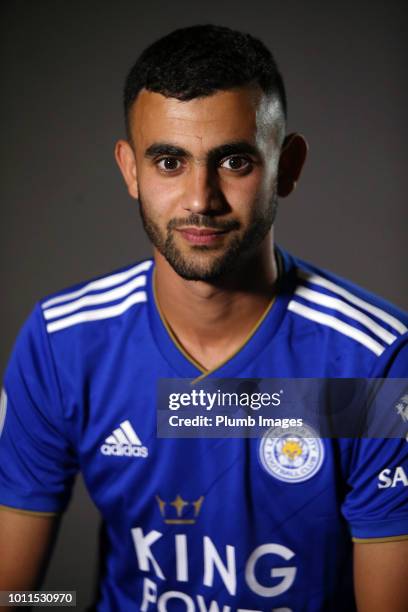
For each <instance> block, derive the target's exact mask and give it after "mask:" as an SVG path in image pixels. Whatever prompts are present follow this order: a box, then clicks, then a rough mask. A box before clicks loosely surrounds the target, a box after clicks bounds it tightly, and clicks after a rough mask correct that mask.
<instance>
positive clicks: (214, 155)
mask: <svg viewBox="0 0 408 612" xmlns="http://www.w3.org/2000/svg"><path fill="white" fill-rule="evenodd" d="M144 155H145V157H147V158H149V159H153V158H154V157H160V156H161V155H169V156H174V157H187V158H190V159H191V158H192V157H193V156H192V155H191V153H190V152H189V151H187V150H186V149H183V147H178V146H176V145H173V144H170V143H167V142H155V143H153V144H152V145H150V147H148V148H147V149H146V151H145V154H144ZM231 155H252V156H253V157H256V158H258V159H260V158H261V154H260V152H259V149H257V147H255V146H254V145H253V144H251V143H249V142H247V141H246V140H239V141H232V142H226V143H225V144H222V145H219V146H218V147H214V148H213V149H210V151H208V153H207V161H210V162H217V161H219V160H220V159H223V158H224V157H229V156H231Z"/></svg>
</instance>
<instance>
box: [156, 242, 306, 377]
mask: <svg viewBox="0 0 408 612" xmlns="http://www.w3.org/2000/svg"><path fill="white" fill-rule="evenodd" d="M276 250H277V251H278V254H279V255H280V257H281V262H282V271H281V278H280V281H279V289H278V294H277V296H276V298H275V300H274V302H273V304H272V305H271V306H270V307H269V308H268V309H267V310H266V311H265V312H264V313H263V315H262V316H261V318H260V319H259V320H258V323H257V325H256V326H255V327H254V328H253V329H252V331H251V333H250V334H249V336H248V338H247V339H246V341H245V342H244V343H243V345H242V346H241V348H240V349H239V350H238V351H236V352H235V353H234V354H233V355H231V356H230V357H229V358H228V359H227V360H226V361H225V362H223V363H221V364H220V365H219V366H217V367H216V368H214V369H213V370H210V371H204V370H203V369H201V367H200V366H199V364H197V363H195V362H194V360H193V359H192V358H191V357H190V356H189V355H188V354H187V353H186V352H185V351H184V349H183V347H181V346H180V345H179V343H178V342H177V340H176V339H175V338H174V336H173V334H172V332H171V330H170V329H169V327H168V325H167V323H166V322H165V320H164V317H163V316H162V315H161V313H160V310H159V307H158V303H157V300H156V298H155V295H154V286H153V278H154V268H155V266H154V265H153V266H152V267H151V268H150V270H149V272H148V279H147V291H148V306H149V321H150V327H151V331H152V335H153V337H154V340H155V342H156V345H157V347H158V349H159V351H160V353H161V355H162V356H163V358H164V359H165V360H166V361H167V362H168V363H169V365H170V367H171V368H172V370H173V371H174V373H175V375H176V376H178V377H180V378H193V379H197V378H200V379H202V378H207V377H210V378H233V377H238V378H239V377H245V370H246V369H247V368H248V367H249V366H250V365H251V364H252V363H253V362H254V360H255V359H256V358H258V357H259V356H260V354H261V353H262V351H263V349H264V348H266V346H268V345H269V344H270V342H271V341H272V339H273V337H274V336H275V334H276V333H277V331H278V329H279V327H280V325H281V323H282V321H283V318H284V315H285V313H286V309H287V305H288V302H289V300H290V299H291V297H292V294H293V291H294V287H295V284H296V270H295V265H294V261H293V259H292V257H291V256H290V255H289V254H288V253H286V252H285V251H283V249H281V248H278V247H276Z"/></svg>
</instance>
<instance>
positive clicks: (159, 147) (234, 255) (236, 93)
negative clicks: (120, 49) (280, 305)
mask: <svg viewBox="0 0 408 612" xmlns="http://www.w3.org/2000/svg"><path fill="white" fill-rule="evenodd" d="M279 117H280V115H279V107H278V104H277V102H276V100H275V101H274V100H267V99H266V97H265V96H264V95H263V94H262V93H261V92H260V91H259V90H257V89H254V88H248V87H245V88H244V87H243V88H238V89H235V90H229V91H223V92H217V93H215V94H213V95H211V96H208V97H204V98H197V99H193V100H191V101H187V102H183V101H179V100H177V99H175V98H166V97H164V96H162V95H161V94H157V93H153V92H148V91H142V92H141V93H140V94H139V96H138V98H137V100H136V102H135V104H134V106H133V107H132V109H131V117H130V119H131V133H132V141H133V146H134V153H135V163H136V176H137V191H138V197H139V201H140V207H141V215H142V219H143V223H144V227H145V229H146V232H147V234H148V236H149V238H150V240H151V241H152V243H153V244H154V246H155V247H156V248H157V249H158V251H159V252H160V253H161V254H162V255H163V256H164V257H165V258H166V259H167V261H168V262H169V263H170V265H171V266H172V267H173V269H174V270H175V271H176V272H177V273H178V274H179V275H180V276H182V277H183V278H185V279H188V280H202V281H214V280H217V279H219V278H220V277H223V276H225V275H226V274H228V273H231V272H232V271H233V270H237V269H238V268H239V266H240V263H242V262H243V260H244V259H245V258H248V257H251V256H253V255H254V254H256V252H257V250H260V249H262V245H264V244H265V241H267V240H270V236H269V232H270V229H271V226H272V224H273V221H274V216H275V212H276V205H277V191H276V185H277V168H278V160H279V150H280V142H281V135H280V134H279V130H278V127H277V126H278V124H279Z"/></svg>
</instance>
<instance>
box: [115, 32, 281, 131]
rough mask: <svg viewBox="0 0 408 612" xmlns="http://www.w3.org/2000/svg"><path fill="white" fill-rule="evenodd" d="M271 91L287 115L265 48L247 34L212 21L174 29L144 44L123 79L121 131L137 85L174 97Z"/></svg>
mask: <svg viewBox="0 0 408 612" xmlns="http://www.w3.org/2000/svg"><path fill="white" fill-rule="evenodd" d="M252 83H253V84H255V85H258V86H259V87H260V88H261V90H262V91H263V92H264V93H266V94H276V95H277V98H278V100H279V102H280V104H281V106H282V111H283V115H284V117H285V118H286V115H287V102H286V93H285V86H284V83H283V79H282V76H281V74H280V72H279V70H278V67H277V65H276V62H275V60H274V58H273V55H272V53H271V52H270V51H269V49H268V48H267V47H266V46H265V45H264V44H263V42H261V41H260V40H258V39H257V38H254V37H253V36H251V35H250V34H245V33H243V32H238V31H235V30H231V29H230V28H226V27H224V26H216V25H196V26H191V27H188V28H181V29H179V30H175V31H173V32H170V34H167V36H164V37H163V38H160V39H159V40H157V41H156V42H154V43H153V44H151V45H150V46H149V47H147V48H146V49H145V50H144V51H143V52H142V54H141V55H140V57H139V58H138V59H137V61H136V63H135V64H134V65H133V67H132V68H131V70H130V72H129V74H128V76H127V78H126V82H125V89H124V110H125V123H126V131H127V134H128V136H130V130H129V111H130V108H131V106H132V104H133V102H134V101H135V99H136V97H137V95H138V94H139V92H140V91H141V90H142V89H147V90H148V91H153V92H156V93H160V94H162V95H164V96H166V97H171V98H177V99H178V100H192V99H193V98H199V97H203V96H209V95H211V94H212V93H215V92H216V91H221V90H227V89H232V88H234V87H239V86H243V85H247V84H252Z"/></svg>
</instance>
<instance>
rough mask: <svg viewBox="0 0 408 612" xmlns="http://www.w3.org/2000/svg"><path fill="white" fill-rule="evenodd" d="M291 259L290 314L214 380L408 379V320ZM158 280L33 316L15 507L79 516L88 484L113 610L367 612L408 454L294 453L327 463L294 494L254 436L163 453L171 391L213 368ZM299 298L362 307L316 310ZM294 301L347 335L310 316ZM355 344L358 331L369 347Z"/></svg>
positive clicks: (14, 405) (79, 294) (10, 498)
mask: <svg viewBox="0 0 408 612" xmlns="http://www.w3.org/2000/svg"><path fill="white" fill-rule="evenodd" d="M281 253H282V257H283V261H284V268H285V271H284V276H283V279H282V281H281V284H280V290H279V295H278V297H277V299H276V302H275V304H274V305H273V307H272V308H271V310H270V311H269V313H268V315H267V316H266V317H265V319H264V320H263V322H262V324H261V325H260V326H259V328H258V329H257V330H256V332H255V333H254V335H253V336H252V337H251V338H250V339H249V341H248V342H247V344H246V345H245V346H244V347H243V348H242V349H241V350H240V351H239V352H238V354H236V355H234V356H233V357H232V359H230V360H229V361H228V362H227V363H225V364H224V365H222V366H221V367H220V368H218V369H217V370H215V371H213V372H211V373H210V374H209V377H210V378H214V379H216V378H224V377H225V378H227V377H238V378H262V377H294V378H307V377H320V378H323V377H355V378H364V377H386V376H391V377H406V376H407V370H408V359H407V350H408V349H407V332H406V331H404V330H405V328H406V326H407V317H406V315H405V314H404V313H402V312H401V311H399V310H398V309H396V308H395V307H393V306H391V305H389V304H387V303H386V302H384V301H383V300H380V299H379V298H376V297H375V296H372V295H370V294H369V293H367V292H365V291H363V290H361V289H359V288H358V287H356V286H355V285H352V284H350V283H348V282H346V281H344V280H342V279H339V278H338V277H336V276H334V275H331V274H329V273H328V272H326V271H322V270H320V269H317V268H315V267H313V266H310V265H309V264H307V263H306V262H302V261H300V260H297V259H295V258H293V257H291V256H290V255H289V254H287V253H285V252H284V251H281ZM153 269H154V267H153V266H152V265H150V264H149V262H147V263H146V264H143V263H142V264H141V268H140V267H138V266H133V267H129V268H124V269H123V270H121V271H119V272H117V273H114V274H112V275H108V276H106V277H101V279H98V281H97V282H96V284H95V283H93V284H89V283H83V284H80V285H77V286H76V287H75V288H71V289H68V290H66V291H64V292H61V293H60V294H56V295H55V296H50V297H49V298H47V299H46V300H43V301H42V302H41V303H40V304H39V305H38V306H37V307H36V308H35V310H34V312H33V313H32V315H31V316H30V318H29V319H28V321H27V323H26V324H25V326H24V328H23V330H22V331H21V333H20V335H19V338H18V340H17V342H16V345H15V348H14V351H13V354H12V356H11V359H10V362H9V366H8V368H7V371H6V375H5V379H4V388H5V392H6V394H7V410H6V416H5V420H4V429H3V432H2V434H1V437H0V504H4V505H8V506H12V507H15V508H22V509H26V510H35V511H55V512H60V511H63V510H64V509H65V508H66V505H67V503H68V501H69V497H70V493H71V488H72V482H73V478H74V476H75V474H76V472H77V471H78V470H79V469H80V470H82V473H83V476H84V479H85V482H86V485H87V487H88V489H89V492H90V495H91V497H92V499H93V500H94V502H95V504H96V506H97V507H98V508H99V510H100V512H101V514H102V517H103V519H104V523H105V529H104V530H103V546H102V550H104V551H105V553H104V554H105V558H104V560H103V566H104V568H105V569H104V575H103V580H102V583H101V587H100V597H99V602H98V610H100V611H105V610H106V611H107V610H128V609H129V610H130V609H135V610H136V609H138V610H139V609H140V610H148V611H149V610H155V609H157V607H159V609H162V610H169V611H171V610H201V609H210V606H211V602H216V604H217V606H218V607H216V605H215V604H213V606H214V607H213V608H211V609H212V610H213V612H215V610H218V609H219V610H222V607H223V606H230V607H231V610H238V609H251V610H275V609H284V610H289V611H290V610H296V611H297V610H307V611H309V612H318V611H323V610H333V611H335V610H339V611H342V612H344V610H348V611H352V610H353V609H355V604H354V598H353V592H352V540H351V538H352V536H354V537H357V538H375V537H390V536H398V535H401V534H408V508H407V492H408V489H407V487H406V485H405V481H404V477H403V474H408V457H407V448H408V445H407V443H406V442H405V441H404V440H361V441H359V440H326V439H325V440H318V441H317V442H313V443H311V442H307V441H306V442H305V444H304V446H303V447H300V446H299V445H298V446H297V447H296V448H298V450H299V449H300V450H299V452H300V453H303V454H304V456H305V453H306V454H307V453H308V456H309V457H310V461H312V458H313V457H315V458H316V457H317V459H318V460H319V461H320V462H321V464H319V462H318V463H316V465H317V469H316V471H315V472H314V473H313V475H312V476H311V477H305V478H304V479H303V480H302V479H300V480H296V481H295V480H292V481H291V480H290V478H288V479H286V480H282V479H279V478H277V476H276V472H274V468H273V460H274V459H273V456H272V455H273V453H275V455H274V457H275V460H276V461H279V460H280V459H281V458H282V457H283V455H284V446H283V444H284V443H283V442H282V443H281V444H280V445H275V447H274V450H273V451H272V450H269V451H268V448H267V446H266V443H263V442H262V440H256V439H224V440H223V439H212V440H210V439H158V438H157V437H156V414H155V410H156V393H157V381H158V379H159V378H172V377H175V378H182V377H185V378H194V377H197V376H200V374H201V371H200V370H199V369H198V368H197V367H196V366H195V365H194V364H193V363H191V362H190V361H189V360H188V358H187V357H186V356H185V355H184V354H183V353H182V352H180V350H179V349H178V348H177V346H176V345H175V344H174V343H173V340H172V339H171V337H170V336H169V334H168V332H167V330H166V327H165V326H164V324H163V322H162V320H161V318H160V315H159V313H158V310H157V306H156V304H155V300H154V296H153V291H152V274H153ZM299 270H302V271H303V275H305V274H306V275H307V278H306V279H305V277H304V276H303V277H302V276H299ZM316 275H318V277H320V278H323V279H325V280H326V281H329V283H334V285H335V287H337V288H340V290H341V291H343V294H341V293H338V291H337V289H336V290H334V289H333V287H332V286H331V285H329V286H328V287H327V286H324V283H323V285H322V284H319V282H316ZM130 283H131V284H130ZM299 287H306V288H307V289H311V290H312V291H314V292H317V293H319V295H323V296H328V297H329V298H333V299H337V300H341V301H342V302H343V304H346V308H345V309H344V308H343V310H342V311H339V310H336V308H334V307H333V304H334V302H331V301H330V300H329V302H325V304H323V305H322V304H319V303H317V302H313V301H312V300H310V299H309V298H308V297H305V296H304V295H301V294H296V293H295V291H296V290H297V289H298V288H299ZM344 291H346V292H349V293H350V294H352V296H354V297H353V298H350V299H349V298H348V297H347V295H348V294H344ZM307 295H309V294H307ZM312 295H315V294H312ZM354 298H357V300H358V303H356V302H355V301H354V302H353V299H354ZM126 300H127V301H126ZM129 300H130V301H129ZM361 300H363V302H364V303H368V304H369V305H371V307H374V309H376V310H373V309H372V308H371V310H370V308H369V309H368V310H366V309H365V307H364V306H363V304H362V302H361ZM294 302H296V304H295V306H294V308H295V309H296V308H298V306H297V305H298V304H300V305H301V306H303V307H306V308H307V309H311V310H312V311H313V312H312V316H318V317H319V316H320V313H323V314H324V315H326V316H329V319H326V320H329V321H332V322H333V320H334V321H335V323H334V325H335V326H336V325H337V322H338V321H340V322H341V323H342V324H343V325H344V326H345V327H341V329H340V330H339V329H336V328H335V327H332V326H329V325H326V324H323V323H321V322H318V321H315V320H313V319H311V318H307V317H305V316H303V315H301V314H299V312H296V311H294V310H293V309H292V306H293V303H294ZM129 304H130V305H129ZM327 304H329V305H327ZM349 307H352V308H353V309H355V310H357V311H358V312H359V313H360V315H358V317H357V318H354V316H355V313H354V311H353V310H351V311H350V308H349ZM58 309H59V310H58ZM307 312H310V311H309V310H307ZM316 313H317V315H316ZM353 313H354V314H353ZM361 313H362V314H364V316H368V317H369V318H370V321H371V324H370V325H369V326H367V323H366V320H365V319H364V317H363V318H361ZM381 313H383V314H381ZM384 313H385V315H386V317H385V318H386V319H387V320H384V316H383V315H384ZM72 317H73V318H72ZM84 317H90V319H88V320H84ZM330 317H331V318H330ZM390 317H391V318H390ZM395 319H396V320H397V321H398V324H396V323H395V322H394V320H395ZM55 322H57V326H55ZM372 323H374V326H373V325H372ZM376 325H377V326H379V327H380V328H381V330H382V331H381V332H378V328H377V327H376ZM395 325H397V327H398V329H396V328H395ZM58 326H60V327H59V328H58V329H56V327H58ZM404 326H405V327H404ZM341 330H348V331H347V334H350V333H351V334H354V333H355V332H354V331H353V330H357V332H359V334H360V335H358V338H359V339H356V338H355V337H352V336H350V335H347V334H346V333H343V331H341ZM350 330H351V331H350ZM378 334H380V335H378ZM361 339H362V340H361ZM123 437H124V438H123ZM123 440H124V441H125V442H126V443H124V444H120V441H122V442H123ZM271 444H272V443H271ZM270 448H271V449H272V446H271V447H270ZM282 449H283V450H282ZM268 452H269V453H272V454H270V455H268ZM284 459H285V461H291V460H292V459H290V458H288V456H285V457H284ZM317 459H316V461H317ZM269 460H270V461H271V462H272V463H268V461H269ZM301 460H303V459H302V457H301ZM305 461H306V459H305ZM268 465H269V467H268ZM270 465H272V467H270ZM304 465H307V463H305V464H304ZM401 469H402V471H401ZM384 470H386V471H385V472H384ZM380 474H382V476H381V477H380ZM271 572H272V573H271ZM205 606H206V607H205Z"/></svg>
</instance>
